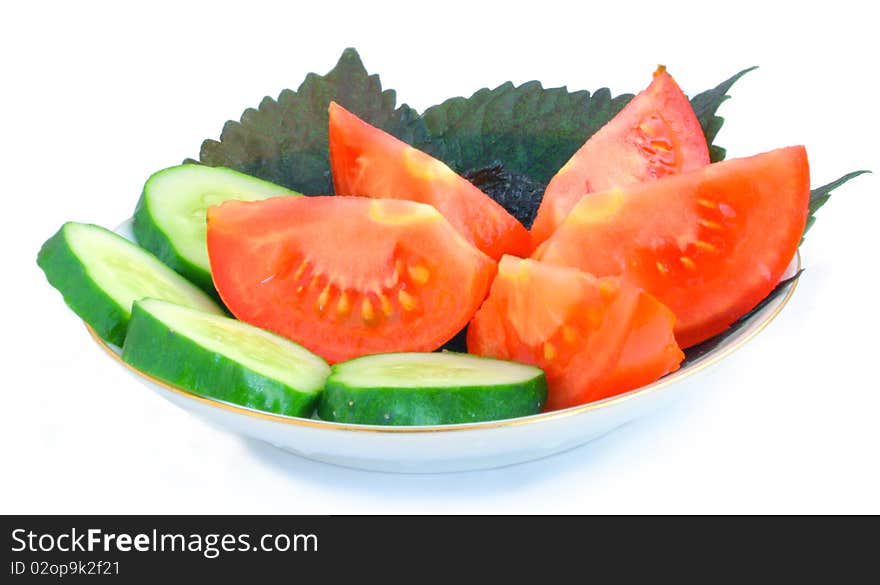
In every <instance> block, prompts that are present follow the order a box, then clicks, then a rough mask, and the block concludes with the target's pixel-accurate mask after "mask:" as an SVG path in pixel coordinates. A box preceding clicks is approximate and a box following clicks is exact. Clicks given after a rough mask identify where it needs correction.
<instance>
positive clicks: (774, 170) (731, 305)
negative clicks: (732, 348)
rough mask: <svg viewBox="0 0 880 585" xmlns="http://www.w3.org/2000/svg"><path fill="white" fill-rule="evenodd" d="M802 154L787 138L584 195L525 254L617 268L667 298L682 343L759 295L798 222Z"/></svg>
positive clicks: (784, 259) (803, 204) (802, 199)
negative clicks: (751, 152) (784, 144)
mask: <svg viewBox="0 0 880 585" xmlns="http://www.w3.org/2000/svg"><path fill="white" fill-rule="evenodd" d="M809 198H810V171H809V165H808V163H807V153H806V151H805V150H804V147H802V146H793V147H788V148H782V149H779V150H774V151H771V152H767V153H764V154H759V155H757V156H753V157H750V158H742V159H732V160H728V161H724V162H719V163H715V164H712V165H709V166H707V167H704V168H702V169H699V170H697V171H692V172H689V173H683V174H680V175H674V176H670V177H666V178H663V179H659V180H657V181H653V182H650V183H641V184H637V185H631V186H629V187H625V188H621V189H614V190H610V191H605V192H603V193H596V194H593V195H590V196H589V197H584V198H582V199H581V200H580V202H579V203H578V204H577V205H576V206H575V207H574V209H572V211H571V213H570V214H569V215H568V217H567V218H566V219H565V221H564V222H563V223H562V225H561V226H560V227H559V228H558V229H557V230H556V232H555V233H554V234H553V236H552V237H551V238H550V239H549V240H547V241H546V242H544V243H543V244H542V245H541V246H540V247H539V248H538V249H537V250H536V251H535V254H534V257H535V258H538V259H541V260H542V261H544V262H549V263H552V264H557V265H564V266H574V267H577V268H580V269H581V270H584V271H588V272H591V273H593V274H596V275H597V276H604V275H623V276H624V277H625V278H627V279H629V280H631V281H632V282H633V283H635V284H636V285H637V286H640V287H642V288H644V289H645V290H647V291H648V292H650V293H651V294H653V295H654V296H655V297H657V298H658V299H659V300H660V301H661V302H662V303H664V304H665V305H667V306H668V307H669V308H670V309H672V311H673V312H674V313H675V316H676V327H675V336H676V338H677V339H678V342H679V344H680V345H681V346H682V347H689V346H691V345H694V344H696V343H699V342H700V341H703V340H705V339H708V338H709V337H712V336H713V335H715V334H717V333H720V332H721V331H723V330H724V329H726V328H727V327H728V326H729V325H730V324H731V323H733V322H734V321H735V320H736V319H738V318H739V317H741V316H742V315H744V314H745V313H747V312H748V311H749V310H751V309H752V308H753V307H754V306H755V305H757V304H758V303H759V302H760V301H761V300H762V299H763V298H764V297H766V296H767V295H768V294H769V293H770V291H771V290H772V289H773V287H774V286H775V285H776V284H777V282H779V279H780V278H781V277H782V275H783V274H784V273H785V269H786V268H787V266H788V264H789V262H790V261H791V259H792V257H793V256H794V254H795V252H796V251H797V248H798V244H799V242H800V240H801V236H802V234H803V231H804V225H805V223H806V220H807V211H808V210H807V207H808V203H809Z"/></svg>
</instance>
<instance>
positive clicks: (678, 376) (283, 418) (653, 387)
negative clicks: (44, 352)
mask: <svg viewBox="0 0 880 585" xmlns="http://www.w3.org/2000/svg"><path fill="white" fill-rule="evenodd" d="M795 259H796V267H795V273H796V274H797V273H798V272H800V270H801V254H800V251H798V252H797V254H796V256H795ZM798 280H799V279H795V280H794V281H793V282H792V283H791V285H790V286H789V289H788V291H786V293H785V296H784V297H782V301H780V303H779V304H778V305H777V306H776V307H775V308H774V309H773V311H771V312H770V314H768V315H767V316H766V317H765V318H764V320H763V321H761V322H760V323H758V325H757V326H756V327H755V328H754V329H753V330H752V331H749V332H748V333H745V334H744V335H743V336H742V337H740V338H739V339H737V340H736V341H735V342H734V343H732V344H731V345H730V346H728V347H726V348H724V349H723V350H721V351H719V352H718V353H717V354H715V355H711V356H710V357H708V358H706V359H704V360H702V361H700V362H698V363H697V364H696V365H694V366H693V367H690V368H684V369H682V370H678V371H677V372H675V373H673V374H670V375H669V376H665V377H663V378H661V379H659V380H657V381H656V382H653V383H651V384H648V385H647V386H642V387H641V388H636V389H635V390H630V391H629V392H625V393H623V394H618V395H617V396H612V397H610V398H605V399H602V400H597V401H596V402H588V403H587V404H582V405H580V406H572V407H570V408H565V409H562V410H554V411H551V412H545V413H540V414H533V415H530V416H523V417H519V418H511V419H504V420H496V421H483V422H474V423H459V424H450V425H431V426H381V425H356V424H343V423H335V422H330V421H322V420H316V419H310V418H299V417H295V416H287V415H283V414H273V413H271V412H264V411H261V410H256V409H253V408H248V407H246V406H240V405H237V404H232V403H229V402H224V401H222V400H217V399H214V398H208V397H205V396H200V395H198V394H194V393H192V392H190V391H188V390H184V389H182V388H178V387H176V386H172V385H171V384H169V383H168V382H165V381H163V380H160V379H158V378H156V377H154V376H151V375H149V374H146V373H144V372H141V371H140V370H138V369H137V368H135V367H133V366H130V365H129V364H127V363H125V362H124V361H122V358H121V357H120V355H119V354H118V353H116V351H114V350H113V348H111V347H110V346H109V345H108V344H107V342H105V341H104V340H103V339H101V338H100V337H98V334H97V333H95V330H94V329H92V328H91V327H90V326H89V325H88V324H87V323H86V324H85V326H86V329H88V331H89V334H90V335H91V336H92V339H94V340H95V342H96V343H97V344H98V345H99V346H100V347H102V348H103V349H104V351H106V352H107V355H109V356H110V357H111V358H113V359H114V360H115V361H117V362H118V363H119V364H121V365H122V366H123V367H125V368H127V369H128V370H130V371H131V372H133V373H134V374H136V375H138V376H141V377H143V378H145V379H147V380H149V381H150V382H152V383H154V384H157V385H158V386H161V387H162V388H164V389H166V390H168V391H170V392H172V393H174V394H177V395H179V396H183V397H185V398H188V399H190V400H195V401H197V402H201V403H203V404H206V405H208V406H212V407H215V408H220V409H222V410H225V411H227V412H231V413H233V414H240V415H245V416H249V417H254V418H260V419H264V420H270V421H273V422H278V423H284V424H289V425H296V426H302V427H313V428H319V429H324V430H328V431H357V432H368V433H446V432H451V431H477V430H484V429H494V428H499V427H511V426H517V425H525V424H532V423H539V422H543V421H547V420H553V419H557V418H563V417H568V416H574V415H577V414H580V413H582V412H587V411H590V410H598V409H600V408H606V407H609V406H613V405H615V404H619V403H621V402H625V401H627V400H630V399H632V398H635V397H636V396H642V395H644V394H648V393H650V392H655V391H657V390H660V389H661V388H665V387H666V386H669V385H670V384H673V383H675V382H678V381H680V380H683V379H685V378H687V377H689V376H693V375H694V374H696V373H698V372H701V371H703V370H705V369H706V368H708V367H710V366H712V365H714V364H716V363H718V362H720V361H721V360H722V359H724V358H726V357H727V356H729V355H730V354H732V353H733V352H735V351H736V350H738V349H739V348H741V347H742V346H744V345H745V344H746V343H748V342H749V341H751V340H752V339H753V338H754V337H755V336H756V335H757V334H758V333H760V332H761V331H763V330H764V329H765V328H766V327H767V325H769V324H770V323H771V322H772V321H773V319H775V318H776V316H777V315H778V314H779V313H780V311H782V309H783V307H785V305H787V304H788V301H789V300H790V299H791V297H792V295H793V294H794V291H795V289H796V288H797V285H798Z"/></svg>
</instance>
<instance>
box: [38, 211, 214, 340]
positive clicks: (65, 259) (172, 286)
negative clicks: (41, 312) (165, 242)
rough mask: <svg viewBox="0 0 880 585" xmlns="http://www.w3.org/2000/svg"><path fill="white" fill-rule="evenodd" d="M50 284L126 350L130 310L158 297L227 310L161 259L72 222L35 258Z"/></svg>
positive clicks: (109, 234)
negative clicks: (134, 304)
mask: <svg viewBox="0 0 880 585" xmlns="http://www.w3.org/2000/svg"><path fill="white" fill-rule="evenodd" d="M37 264H39V266H40V268H42V269H43V272H44V273H45V274H46V278H47V279H48V281H49V284H51V285H52V286H54V287H55V288H56V289H58V290H59V291H60V292H61V294H62V296H63V297H64V302H66V303H67V305H68V306H69V307H70V308H71V309H73V312H74V313H76V314H77V315H79V316H80V318H81V319H82V320H83V321H85V322H86V323H88V324H89V325H91V327H92V329H94V330H95V332H96V333H97V334H98V335H99V336H100V337H101V338H102V339H104V340H106V341H109V342H110V343H115V344H116V345H122V341H123V340H124V339H125V330H126V327H127V326H128V320H129V318H130V317H131V305H132V303H133V302H134V301H136V300H138V299H142V298H144V297H157V298H161V299H166V300H168V301H172V302H175V303H178V304H181V305H186V306H189V307H193V308H197V309H201V310H203V311H209V312H214V313H221V314H222V313H223V310H222V309H221V308H220V307H219V306H218V305H217V304H216V303H215V302H214V301H213V300H211V298H210V297H209V296H208V295H207V294H205V293H204V292H203V291H202V290H201V289H199V288H198V287H197V286H195V285H193V284H192V283H190V282H188V281H187V280H185V279H184V278H183V277H181V276H180V275H179V274H177V273H176V272H174V271H173V270H171V269H170V268H168V267H167V266H165V265H164V264H162V262H160V261H159V259H158V258H156V257H155V256H153V255H152V254H150V253H149V252H147V251H146V250H144V249H142V248H140V247H138V246H137V245H135V244H133V243H131V242H129V241H128V240H126V239H125V238H123V237H122V236H120V235H118V234H114V233H113V232H111V231H110V230H107V229H104V228H102V227H99V226H96V225H91V224H84V223H75V222H68V223H65V224H64V225H63V226H61V229H60V230H58V232H57V233H56V234H55V235H54V236H52V237H51V238H49V239H48V240H46V243H45V244H43V247H42V248H41V249H40V253H39V254H38V255H37Z"/></svg>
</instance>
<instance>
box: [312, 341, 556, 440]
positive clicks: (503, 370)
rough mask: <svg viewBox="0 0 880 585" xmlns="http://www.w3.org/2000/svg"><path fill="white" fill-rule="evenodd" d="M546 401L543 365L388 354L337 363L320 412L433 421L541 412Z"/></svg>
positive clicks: (342, 418)
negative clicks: (541, 366) (541, 368)
mask: <svg viewBox="0 0 880 585" xmlns="http://www.w3.org/2000/svg"><path fill="white" fill-rule="evenodd" d="M546 399H547V382H546V379H545V377H544V372H543V371H541V370H540V369H539V368H536V367H533V366H528V365H525V364H520V363H516V362H508V361H502V360H495V359H490V358H483V357H477V356H472V355H468V354H461V353H452V352H441V353H388V354H378V355H370V356H364V357H360V358H357V359H354V360H350V361H348V362H342V363H339V364H336V365H334V366H333V367H332V368H331V374H330V377H329V378H328V379H327V384H326V387H325V389H324V394H323V396H322V397H321V403H320V405H319V407H318V414H319V415H320V416H321V418H323V419H326V420H332V421H336V422H347V423H361V424H380V425H433V424H450V423H467V422H477V421H485V420H496V419H505V418H514V417H519V416H526V415H529V414H535V413H537V412H539V411H540V410H541V407H542V406H543V405H544V402H545V401H546Z"/></svg>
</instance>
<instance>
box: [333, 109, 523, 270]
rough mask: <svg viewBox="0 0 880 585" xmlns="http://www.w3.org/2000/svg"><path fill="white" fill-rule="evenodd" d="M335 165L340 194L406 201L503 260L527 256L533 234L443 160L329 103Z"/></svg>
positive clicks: (334, 173)
mask: <svg viewBox="0 0 880 585" xmlns="http://www.w3.org/2000/svg"><path fill="white" fill-rule="evenodd" d="M330 166H331V169H332V172H333V186H334V188H335V189H336V194H337V195H359V196H364V197H373V198H378V199H386V198H391V199H407V200H410V201H418V202H419V203H427V204H429V205H433V206H434V207H436V208H437V209H438V210H439V211H440V213H441V214H443V216H444V217H445V218H446V219H448V220H449V223H451V224H452V225H453V226H454V227H455V229H457V230H458V231H459V232H460V233H461V234H462V235H463V236H464V237H465V238H466V239H467V240H468V241H470V242H471V243H473V244H474V245H475V246H476V247H477V248H479V249H480V250H482V251H483V252H485V253H486V254H488V255H489V256H491V257H492V258H493V259H495V260H498V259H499V258H500V257H501V256H502V254H506V253H509V254H518V255H528V254H529V253H530V252H531V250H532V245H531V236H530V235H529V232H528V230H527V229H526V228H525V227H524V226H523V225H522V224H521V223H519V222H518V221H517V220H516V218H514V217H513V216H512V215H510V214H509V213H507V210H505V209H504V208H503V207H502V206H501V205H499V204H498V203H497V202H496V201H495V200H494V199H492V198H491V197H489V196H488V195H486V194H485V193H483V192H482V191H480V190H479V189H477V188H476V187H474V186H473V185H472V184H471V183H470V182H469V181H467V180H466V179H464V178H463V177H460V176H459V175H457V174H455V172H454V171H453V170H452V169H450V168H449V167H448V166H446V165H445V164H443V163H442V162H441V161H439V160H437V159H436V158H433V157H431V156H429V155H428V154H426V153H424V152H422V151H421V150H418V149H416V148H413V147H412V146H409V145H408V144H406V143H405V142H402V141H400V140H398V139H397V138H395V137H393V136H391V135H390V134H388V133H387V132H383V131H382V130H380V129H378V128H376V127H374V126H371V125H369V124H367V123H366V122H364V121H363V120H361V119H360V118H358V117H357V116H355V115H354V114H352V113H351V112H349V111H347V110H346V109H345V108H343V107H342V106H340V105H338V104H336V103H332V102H331V104H330Z"/></svg>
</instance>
